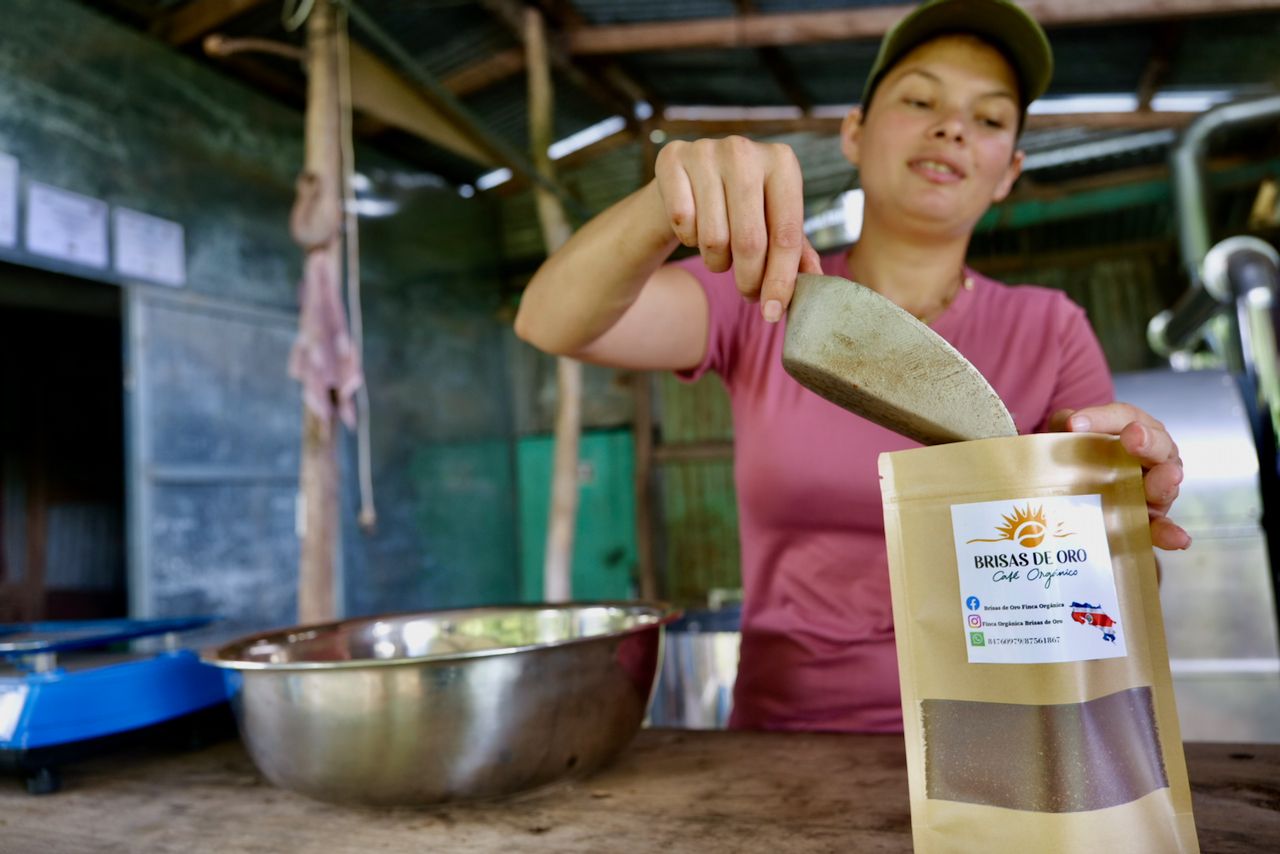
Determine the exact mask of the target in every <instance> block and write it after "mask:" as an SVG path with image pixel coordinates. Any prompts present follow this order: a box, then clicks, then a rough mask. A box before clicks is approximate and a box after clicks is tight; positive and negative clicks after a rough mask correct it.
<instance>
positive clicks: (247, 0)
mask: <svg viewBox="0 0 1280 854" xmlns="http://www.w3.org/2000/svg"><path fill="white" fill-rule="evenodd" d="M266 2H267V0H192V2H189V3H185V4H183V5H182V6H179V7H178V8H177V9H175V10H174V11H173V12H171V13H170V14H168V15H165V16H164V17H163V18H160V19H159V20H157V21H156V22H155V23H154V24H152V27H151V30H152V33H153V34H155V35H156V36H158V37H159V38H162V39H164V40H165V41H167V42H168V43H169V44H171V45H174V46H175V47H181V46H183V45H186V44H190V43H191V42H193V41H196V40H198V39H201V38H203V37H204V36H206V35H208V34H209V33H212V32H213V31H214V30H216V29H218V28H219V27H221V26H222V25H223V24H225V23H227V22H228V21H230V20H232V19H234V18H238V17H240V16H241V15H243V14H245V13H246V12H250V11H252V10H254V9H256V8H258V7H259V6H262V5H265V4H266Z"/></svg>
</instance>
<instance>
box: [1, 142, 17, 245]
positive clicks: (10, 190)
mask: <svg viewBox="0 0 1280 854" xmlns="http://www.w3.org/2000/svg"><path fill="white" fill-rule="evenodd" d="M17 242H18V158H16V157H14V156H13V155H10V154H5V153H4V152H3V151H0V246H13V245H14V244H15V243H17Z"/></svg>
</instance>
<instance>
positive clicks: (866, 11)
mask: <svg viewBox="0 0 1280 854" xmlns="http://www.w3.org/2000/svg"><path fill="white" fill-rule="evenodd" d="M1021 5H1022V7H1023V8H1024V9H1026V10H1027V12H1029V13H1030V14H1031V15H1033V16H1034V17H1035V18H1036V20H1038V21H1039V22H1040V23H1041V24H1042V25H1043V26H1044V27H1045V28H1046V29H1050V30H1051V29H1054V28H1058V27H1072V26H1084V25H1089V24H1117V23H1124V22H1136V21H1172V20H1182V19H1186V18H1195V17H1204V16H1221V15H1227V14H1232V13H1245V12H1265V11H1275V10H1277V9H1280V0H1026V2H1023V3H1022V4H1021ZM912 8H914V7H913V6H911V5H904V4H896V5H886V6H873V7H863V8H857V9H839V10H832V11H820V12H787V13H776V14H768V15H740V16H736V17H732V18H702V19H697V20H685V21H661V22H650V23H641V24H612V25H608V26H595V27H584V28H582V29H578V30H573V31H571V32H568V33H566V37H567V39H568V50H569V52H570V53H573V54H575V55H596V54H625V53H641V52H646V51H666V50H693V49H705V48H734V47H737V48H741V47H763V46H783V45H797V44H816V43H819V42H832V41H853V40H857V39H878V38H880V37H881V36H883V35H884V34H885V33H886V32H887V31H888V30H889V28H890V27H892V26H893V25H894V24H896V23H897V22H898V21H899V20H901V19H902V17H903V16H905V15H906V14H907V12H909V11H910V10H911V9H912Z"/></svg>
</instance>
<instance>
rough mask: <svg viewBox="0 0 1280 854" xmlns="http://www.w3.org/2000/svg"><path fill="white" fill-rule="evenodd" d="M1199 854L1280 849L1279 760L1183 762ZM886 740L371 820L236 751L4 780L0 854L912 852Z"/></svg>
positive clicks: (606, 774) (650, 744) (1264, 748)
mask: <svg viewBox="0 0 1280 854" xmlns="http://www.w3.org/2000/svg"><path fill="white" fill-rule="evenodd" d="M1187 762H1188V765H1189V766H1190V772H1191V781H1192V789H1193V797H1194V801H1195V815H1196V824H1197V827H1198V829H1199V833H1200V842H1201V846H1202V849H1203V850H1204V851H1205V852H1210V853H1211V854H1232V852H1241V854H1243V852H1259V851H1280V745H1229V744H1192V745H1188V747H1187ZM910 850H911V824H910V817H909V812H908V802H907V780H906V764H905V757H904V753H903V745H902V739H901V737H898V736H866V735H821V734H781V733H752V732H693V731H677V730H646V731H642V732H641V733H640V734H639V736H637V738H636V740H635V742H634V743H633V744H632V745H631V746H630V747H629V748H628V750H627V751H626V752H625V753H624V754H623V756H622V757H621V758H620V759H619V760H618V761H617V762H616V763H615V764H614V765H613V766H612V767H610V768H607V769H605V770H603V771H601V772H599V773H597V774H595V775H593V776H591V777H589V778H586V779H583V780H579V781H574V782H565V783H559V784H556V785H554V786H551V787H549V788H546V789H542V790H539V791H537V792H534V793H530V794H526V795H523V796H520V797H517V798H514V799H509V800H505V801H502V802H492V803H483V804H470V805H448V806H443V807H433V808H421V809H411V808H394V809H375V808H365V807H346V806H334V805H331V804H323V803H319V802H316V801H312V800H309V799H307V798H304V797H302V796H299V795H295V794H292V793H290V792H287V791H283V790H281V789H277V788H275V787H273V786H271V785H270V784H269V783H267V782H265V781H264V780H263V779H262V777H261V776H260V775H259V774H258V773H257V771H256V769H255V768H254V766H253V764H252V763H251V762H250V760H249V758H248V756H247V755H246V754H245V752H244V750H243V748H242V747H241V745H240V743H239V742H238V741H236V740H229V741H224V742H220V743H218V744H215V745H213V746H211V747H207V748H203V749H200V750H189V751H181V752H178V751H173V750H160V749H149V750H134V751H132V752H130V753H127V754H116V755H112V756H107V757H101V758H98V759H94V760H90V761H86V762H83V763H80V764H79V765H75V766H70V767H68V768H66V769H64V772H63V790H62V791H61V792H59V793H57V794H53V795H44V796H32V795H28V794H27V793H26V791H25V790H24V789H23V787H22V785H21V784H20V782H19V781H18V779H17V778H16V777H13V778H10V779H7V780H2V779H0V852H37V851H38V852H41V854H63V852H75V854H80V852H90V851H91V852H98V854H113V852H141V851H145V852H153V853H154V854H164V852H175V854H201V852H218V854H228V853H229V852H260V854H275V852H289V854H294V852H334V854H345V852H351V854H357V852H358V854H366V852H373V851H377V852H397V851H414V852H417V851H442V852H443V851H447V852H459V854H469V852H511V851H518V852H535V854H536V853H537V852H593V854H598V852H634V851H654V852H663V854H666V852H680V851H691V852H692V851H696V852H699V854H717V852H735V854H736V852H751V851H759V852H770V853H771V854H772V852H837V851H838V852H848V851H857V852H909V851H910Z"/></svg>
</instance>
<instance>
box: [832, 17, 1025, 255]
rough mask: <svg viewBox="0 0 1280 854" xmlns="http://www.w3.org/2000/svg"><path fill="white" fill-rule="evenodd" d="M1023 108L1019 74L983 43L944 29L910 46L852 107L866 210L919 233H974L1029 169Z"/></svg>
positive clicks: (852, 136)
mask: <svg viewBox="0 0 1280 854" xmlns="http://www.w3.org/2000/svg"><path fill="white" fill-rule="evenodd" d="M1019 112H1020V111H1019V108H1018V82H1017V77H1016V76H1015V74H1014V72H1013V69H1012V67H1010V65H1009V63H1008V61H1006V60H1005V58H1004V57H1003V56H1002V55H1001V54H1000V52H999V51H997V50H996V49H995V48H993V47H991V46H990V45H988V44H986V43H985V42H983V41H981V40H979V39H977V38H974V37H972V36H963V35H955V36H942V37H940V38H937V39H934V40H932V41H928V42H925V43H924V44H922V45H920V46H919V47H917V48H915V49H914V50H912V51H911V52H910V53H908V54H907V55H906V56H904V57H903V58H902V59H901V60H899V61H898V63H897V64H896V65H895V66H893V68H891V69H890V71H889V73H888V74H887V75H886V76H885V78H884V80H883V81H881V83H880V85H879V87H878V88H877V89H876V92H875V94H874V96H873V97H872V99H871V104H870V105H868V109H867V112H866V114H865V116H864V115H862V114H861V113H860V111H859V110H854V111H853V112H852V113H851V114H850V115H849V117H848V118H846V120H845V123H844V128H843V132H842V137H843V148H844V153H845V156H846V157H848V158H849V161H850V162H851V163H853V164H855V165H856V166H858V170H859V173H860V175H861V179H862V188H863V190H864V191H865V192H866V205H867V215H868V216H878V217H881V218H882V221H883V222H885V223H896V224H897V225H898V227H905V228H907V229H908V230H911V231H916V232H924V233H930V234H938V235H939V236H943V235H946V236H958V235H961V234H967V233H968V232H969V231H971V230H972V229H973V227H974V225H975V224H977V222H978V220H979V219H980V218H981V217H982V214H983V213H984V212H985V211H986V210H987V208H988V207H989V206H990V205H991V203H992V202H998V201H1000V200H1001V199H1003V198H1004V197H1005V196H1007V195H1008V193H1009V190H1010V188H1011V187H1012V186H1013V182H1014V181H1015V180H1016V179H1017V177H1018V173H1019V172H1020V171H1021V169H1022V152H1021V151H1017V152H1015V150H1014V149H1015V144H1016V141H1017V133H1018V118H1019Z"/></svg>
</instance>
